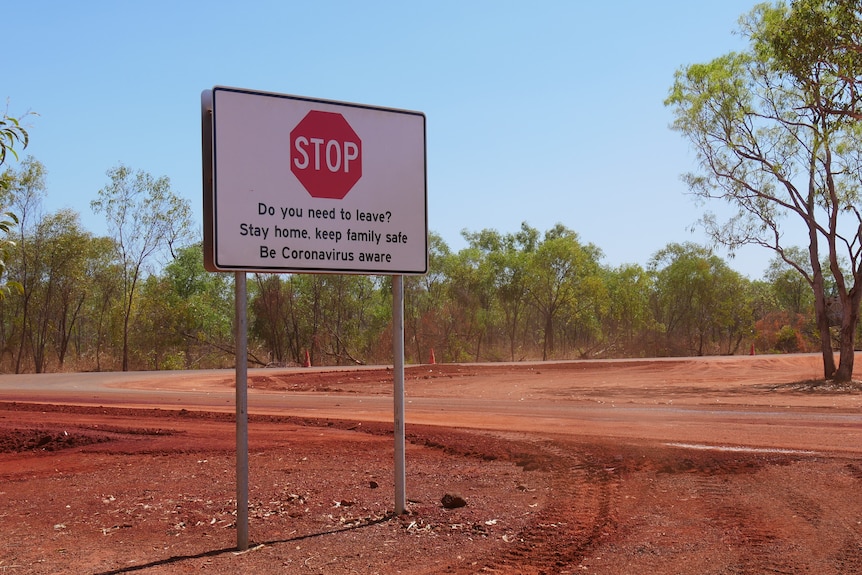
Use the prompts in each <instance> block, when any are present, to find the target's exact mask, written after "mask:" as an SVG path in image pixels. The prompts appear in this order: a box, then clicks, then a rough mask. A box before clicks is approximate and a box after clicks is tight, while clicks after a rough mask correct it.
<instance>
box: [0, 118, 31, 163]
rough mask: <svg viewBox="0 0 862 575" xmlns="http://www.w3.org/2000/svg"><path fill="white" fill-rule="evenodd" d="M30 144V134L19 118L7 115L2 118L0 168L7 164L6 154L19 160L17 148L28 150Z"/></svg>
mask: <svg viewBox="0 0 862 575" xmlns="http://www.w3.org/2000/svg"><path fill="white" fill-rule="evenodd" d="M29 143H30V134H28V133H27V130H26V129H25V128H24V126H22V125H21V122H20V120H18V118H13V117H11V116H8V115H6V114H3V116H2V117H0V166H2V165H3V164H5V163H6V153H7V152H8V153H11V154H12V155H13V156H14V157H15V159H16V160H17V159H18V152H17V151H16V150H15V147H16V146H21V148H26V147H27V145H28V144H29Z"/></svg>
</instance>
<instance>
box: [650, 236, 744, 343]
mask: <svg viewBox="0 0 862 575" xmlns="http://www.w3.org/2000/svg"><path fill="white" fill-rule="evenodd" d="M648 269H649V271H650V273H651V274H652V275H653V276H654V277H653V292H652V303H651V305H652V309H653V316H654V318H655V320H656V321H657V322H658V323H659V325H660V326H661V328H662V331H663V334H664V338H665V343H664V346H663V349H662V351H663V353H664V354H681V355H688V354H695V355H709V354H712V353H733V352H734V351H736V350H737V349H738V348H739V345H740V343H741V342H742V341H743V339H744V338H745V337H746V336H751V335H753V328H754V317H753V312H752V305H751V298H750V293H749V291H748V283H747V280H746V279H745V278H743V277H742V276H741V275H740V274H739V273H738V272H735V271H733V270H731V269H730V268H729V267H728V266H727V264H726V263H725V262H724V261H723V260H722V259H721V258H719V257H718V256H716V255H714V254H713V253H711V251H710V250H709V249H707V248H705V247H703V246H699V245H696V244H693V243H688V242H687V243H683V244H676V243H673V244H669V245H668V246H666V247H665V248H663V249H661V250H659V251H658V252H656V254H655V255H654V256H653V257H652V258H651V259H650V262H649V265H648Z"/></svg>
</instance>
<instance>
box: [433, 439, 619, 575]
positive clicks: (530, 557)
mask: <svg viewBox="0 0 862 575" xmlns="http://www.w3.org/2000/svg"><path fill="white" fill-rule="evenodd" d="M531 449H532V452H531V454H530V455H529V456H526V455H522V456H521V459H520V461H519V462H520V464H521V465H532V466H534V467H535V466H538V468H539V469H541V470H543V471H548V472H550V474H551V481H550V486H549V492H550V495H549V498H548V504H547V505H546V506H545V507H544V508H543V509H541V510H540V511H539V512H538V513H537V514H536V517H535V519H534V520H533V521H532V522H531V524H530V525H529V526H528V527H527V528H526V529H524V530H522V531H521V532H520V533H518V534H517V535H516V536H515V537H514V538H511V539H510V541H511V542H510V543H509V545H508V546H507V547H505V548H503V550H502V552H500V553H497V554H495V556H494V557H485V558H483V560H481V561H480V562H479V565H481V567H477V566H473V567H471V568H470V569H469V570H461V569H459V568H456V567H451V568H450V570H447V571H446V573H453V574H460V573H498V574H499V573H511V574H514V573H518V574H525V575H531V574H532V575H540V574H551V573H555V574H556V573H575V572H577V571H578V570H579V568H578V565H579V563H580V562H581V560H582V559H583V557H584V556H585V555H586V554H588V553H589V551H590V550H591V549H593V548H594V547H595V546H597V545H599V544H600V543H601V542H602V541H603V540H605V539H607V538H608V537H610V536H612V535H613V534H614V532H615V531H616V529H617V525H616V523H617V520H616V517H615V515H614V509H615V507H616V506H615V498H616V495H617V490H618V489H617V488H618V484H619V472H618V470H617V468H615V467H613V466H608V465H607V464H606V463H604V462H602V461H600V460H599V459H598V458H595V457H592V456H591V455H590V454H589V453H586V452H582V451H580V450H578V449H575V448H572V447H569V448H563V447H561V446H560V445H559V444H551V443H549V442H545V443H538V442H535V443H532V444H531ZM516 459H517V458H516ZM462 569H463V568H462Z"/></svg>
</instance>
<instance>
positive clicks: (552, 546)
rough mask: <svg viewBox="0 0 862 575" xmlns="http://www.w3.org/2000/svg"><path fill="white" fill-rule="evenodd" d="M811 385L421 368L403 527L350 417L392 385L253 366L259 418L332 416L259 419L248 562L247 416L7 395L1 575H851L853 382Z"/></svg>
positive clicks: (411, 376) (773, 372) (703, 370)
mask: <svg viewBox="0 0 862 575" xmlns="http://www.w3.org/2000/svg"><path fill="white" fill-rule="evenodd" d="M816 377H817V358H816V357H814V356H790V357H784V356H782V357H762V358H757V359H756V360H755V359H751V358H713V359H710V360H702V359H701V360H668V361H631V362H573V363H564V364H533V365H491V366H466V365H462V366H451V365H445V366H444V365H436V366H421V367H415V368H410V369H409V370H408V372H407V398H408V408H407V409H408V410H407V436H408V437H407V440H408V446H407V488H408V498H409V512H408V513H407V514H405V515H403V516H400V517H396V516H394V515H393V513H392V509H393V501H394V493H393V485H392V483H393V481H392V476H393V470H392V468H393V463H392V461H393V441H392V431H391V430H392V424H391V421H389V422H388V423H387V421H386V414H385V413H378V412H376V411H374V410H373V409H372V408H367V409H368V410H367V411H365V409H366V408H363V410H359V409H355V406H356V405H359V404H360V402H361V404H362V405H366V404H373V399H374V398H375V397H378V396H384V397H385V396H387V395H390V394H391V372H390V371H388V370H385V369H380V370H361V371H350V370H335V371H321V372H317V371H311V370H305V371H303V370H292V371H291V370H278V371H263V370H254V372H253V373H252V375H251V377H250V387H251V390H250V404H252V405H254V403H255V400H256V398H257V399H258V400H259V401H260V402H261V405H263V403H262V401H263V398H265V397H268V398H276V399H277V398H279V397H285V398H286V400H285V401H286V402H287V403H288V404H289V403H290V399H291V398H294V399H297V398H300V397H303V398H308V399H310V400H313V401H315V402H317V403H315V404H314V405H315V406H316V407H315V408H314V410H312V409H311V408H307V411H306V412H303V411H302V410H303V409H306V408H299V407H296V408H291V407H282V408H275V407H273V406H272V405H271V404H266V407H265V408H263V407H262V408H260V409H257V410H255V409H254V408H252V415H251V416H250V426H249V429H250V438H249V442H250V457H249V460H250V482H251V485H250V517H251V520H250V536H251V539H252V544H251V548H250V550H248V551H246V552H243V553H238V552H236V526H235V520H236V515H235V513H236V502H235V497H236V491H235V489H236V483H235V437H234V433H235V428H234V423H233V416H232V414H230V413H217V412H213V411H212V410H208V409H207V410H200V411H199V410H196V409H191V408H189V409H182V410H176V409H165V408H164V406H163V405H160V403H159V399H158V394H153V404H154V405H157V406H159V408H156V409H142V408H131V407H123V406H121V405H119V404H121V403H122V402H121V401H120V400H117V402H116V403H117V404H116V405H115V404H112V406H111V407H102V406H100V405H98V404H97V405H51V404H44V403H42V404H37V403H34V401H44V399H43V398H39V399H36V398H35V396H33V395H28V393H25V392H16V393H17V396H18V399H17V400H16V401H12V400H10V395H15V394H10V393H7V394H5V395H4V396H3V397H4V398H5V399H6V400H7V401H5V402H3V403H0V502H2V503H0V535H2V539H3V542H2V543H0V573H13V574H25V573H27V574H29V573H37V574H42V573H46V574H47V573H94V574H95V573H101V574H108V573H148V574H155V573H165V574H167V573H191V572H205V573H216V574H228V573H230V574H233V573H256V574H257V573H260V574H268V573H310V574H311V573H321V574H330V573H361V574H371V573H382V574H392V573H411V574H412V573H429V574H431V573H450V574H468V573H506V574H515V573H525V574H539V573H547V574H552V573H555V574H556V573H560V574H562V573H603V574H628V573H638V574H640V573H649V574H698V575H700V574H752V575H754V574H758V575H759V574H762V573H812V574H817V575H830V574H848V573H860V572H862V496H860V495H859V493H860V488H862V459H860V452H862V415H860V411H859V409H860V406H862V390H860V387H859V386H858V385H849V386H843V387H830V386H812V385H811V383H805V382H804V381H805V380H811V379H814V378H816ZM800 382H802V383H800ZM123 385H124V387H125V388H136V389H137V388H141V387H148V388H150V389H155V388H158V389H161V390H163V391H165V390H176V389H192V388H194V389H197V390H200V389H207V390H212V391H213V392H215V391H216V390H222V391H224V390H229V388H230V386H231V385H232V381H231V380H230V377H229V374H228V375H227V376H226V375H225V374H221V375H217V376H213V375H212V374H207V375H205V376H204V375H201V376H199V377H193V376H192V375H190V374H178V376H177V379H173V380H165V379H162V378H159V379H157V380H156V379H155V378H154V379H152V380H149V381H148V380H147V378H146V377H143V376H142V378H141V381H139V382H135V383H134V384H123ZM124 397H125V396H124ZM130 398H131V396H129V397H128V398H126V399H127V400H128V403H129V404H130V405H131V404H132V403H134V404H136V405H137V404H138V403H140V399H139V398H136V399H135V401H134V402H132V401H131V399H130ZM333 398H334V399H333ZM351 398H353V401H355V402H356V403H350V401H351ZM318 400H319V401H318ZM452 400H455V402H454V403H452ZM63 401H64V402H67V403H79V404H84V403H87V402H86V401H85V400H84V397H83V395H82V396H81V397H79V398H77V399H76V400H75V401H69V400H68V399H64V400H63ZM333 401H336V402H337V403H335V404H333V403H332V402H333ZM438 401H439V402H442V403H438ZM447 401H448V402H449V403H446V402H447ZM165 403H167V400H165ZM342 404H343V405H342ZM336 406H338V407H336ZM345 406H348V407H345ZM350 406H352V407H350ZM441 406H442V407H441ZM474 406H476V407H474ZM615 406H616V407H615ZM456 407H461V408H462V409H461V410H460V411H459V410H458V409H456ZM441 409H443V411H441ZM351 410H352V411H351ZM311 413H313V414H314V415H309V414H311ZM389 418H390V420H391V415H390V416H389ZM446 494H452V495H457V496H460V497H462V498H463V499H464V500H465V501H466V506H464V507H459V508H455V509H445V508H444V507H443V505H442V504H441V499H442V498H443V496H444V495H446Z"/></svg>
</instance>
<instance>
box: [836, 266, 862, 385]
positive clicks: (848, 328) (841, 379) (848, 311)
mask: <svg viewBox="0 0 862 575" xmlns="http://www.w3.org/2000/svg"><path fill="white" fill-rule="evenodd" d="M858 281H859V278H857V279H856V282H854V283H857V282H858ZM860 296H862V290H859V289H857V288H856V287H855V286H854V287H853V289H851V290H850V293H849V294H847V296H846V297H842V298H841V300H842V301H841V304H842V306H841V307H842V312H843V313H842V316H841V344H840V348H839V349H840V353H841V355H840V356H839V359H838V369H837V370H836V372H835V376H834V377H833V378H832V379H833V380H834V381H836V382H838V383H845V382H848V381H850V380H852V379H853V364H854V361H855V359H856V349H855V348H856V324H857V323H858V319H859V302H860Z"/></svg>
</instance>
